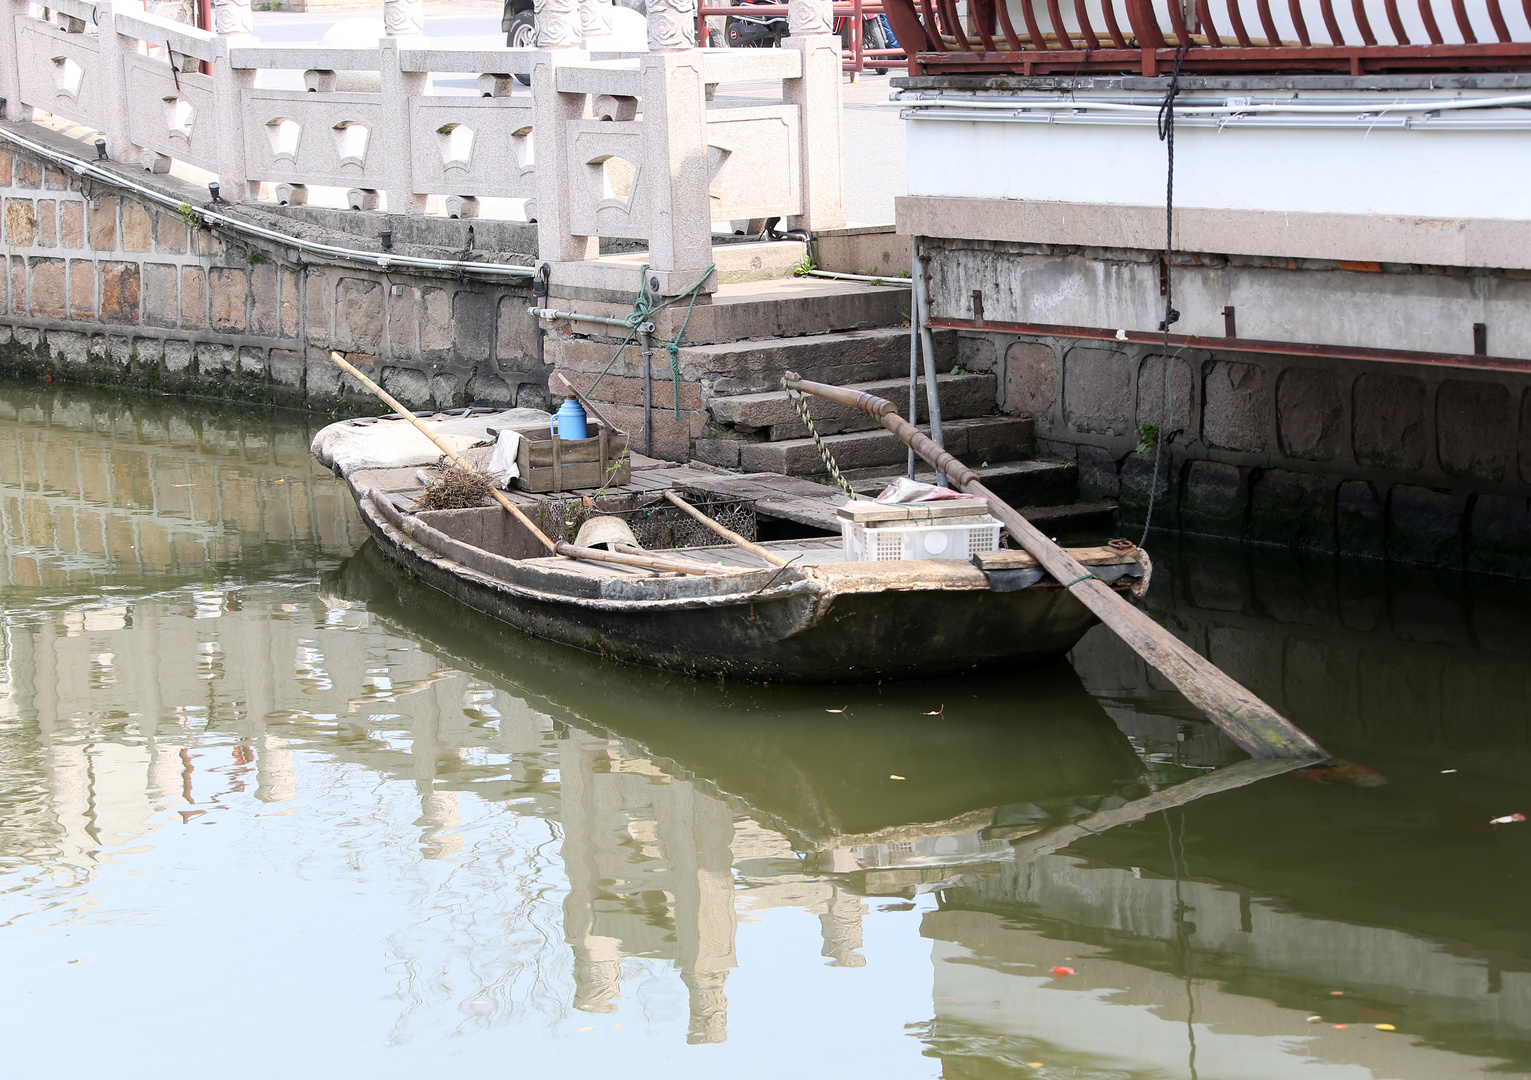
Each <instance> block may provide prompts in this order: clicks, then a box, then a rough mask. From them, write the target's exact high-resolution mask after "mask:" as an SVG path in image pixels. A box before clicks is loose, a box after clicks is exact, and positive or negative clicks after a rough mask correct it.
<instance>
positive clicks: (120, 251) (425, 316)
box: [0, 152, 547, 412]
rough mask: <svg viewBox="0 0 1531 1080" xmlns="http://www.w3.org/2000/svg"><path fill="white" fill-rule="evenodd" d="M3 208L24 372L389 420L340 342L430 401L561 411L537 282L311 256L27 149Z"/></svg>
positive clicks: (16, 342)
mask: <svg viewBox="0 0 1531 1080" xmlns="http://www.w3.org/2000/svg"><path fill="white" fill-rule="evenodd" d="M155 179H163V178H155ZM0 207H3V210H0V252H3V257H4V269H5V273H4V275H3V277H4V280H3V282H0V366H3V367H5V368H7V369H10V370H12V371H17V372H26V373H28V374H33V375H40V374H43V373H46V374H47V375H49V376H51V377H54V378H62V379H68V380H77V381H90V382H107V383H119V384H125V385H136V386H140V387H145V388H160V389H165V390H171V391H177V392H181V393H186V394H197V395H207V396H215V397H222V398H231V399H237V400H246V401H254V402H267V403H275V404H281V405H289V406H298V407H305V408H311V409H316V410H321V411H327V412H340V411H357V412H370V411H376V409H375V403H374V400H373V398H372V397H371V395H369V394H366V393H365V392H364V391H362V390H361V389H360V387H358V386H355V385H354V383H353V381H352V380H350V379H349V378H346V379H344V380H343V379H342V376H341V374H340V372H339V370H338V369H337V368H335V367H334V365H333V364H331V363H330V362H329V360H328V356H329V351H330V350H331V349H336V350H339V351H341V352H344V353H346V354H347V356H348V358H349V359H350V360H351V362H352V363H355V364H357V365H358V366H359V367H362V368H363V370H366V371H368V372H369V373H370V374H371V375H372V376H373V378H375V379H377V380H378V381H379V382H381V383H382V385H383V386H384V387H385V388H386V389H388V390H389V391H390V392H391V393H392V394H393V395H394V396H395V397H397V398H399V400H400V401H402V402H404V403H405V404H407V405H409V406H410V407H412V408H416V409H423V408H450V407H457V406H463V405H470V404H476V405H492V406H508V405H517V404H519V405H523V406H532V407H539V408H540V407H543V406H545V405H546V403H547V372H546V370H545V369H544V367H543V364H542V361H541V359H540V356H539V346H538V340H537V327H536V322H535V320H534V319H533V318H532V317H531V316H530V315H529V314H528V313H527V311H526V309H527V307H528V306H529V304H530V303H531V296H530V290H529V288H528V287H527V286H524V285H521V284H519V283H516V284H510V285H502V284H498V283H495V284H487V283H481V282H474V281H468V280H459V279H457V278H455V277H452V276H449V275H431V274H424V273H399V272H394V271H389V272H384V271H383V270H381V269H379V268H375V267H367V266H364V265H362V266H358V265H346V264H339V263H333V264H319V263H313V262H302V261H297V260H294V259H291V258H288V257H287V254H288V253H287V251H286V250H285V249H281V248H278V247H276V246H261V245H252V244H250V243H247V242H246V241H245V240H243V239H241V238H237V237H233V236H226V235H223V234H220V233H215V232H213V231H210V230H207V229H201V228H192V227H189V226H188V225H187V223H186V222H185V221H183V220H182V219H181V217H180V216H179V215H178V214H177V213H176V212H174V211H173V210H170V209H167V208H165V207H162V206H158V205H155V204H154V203H152V202H150V201H148V200H146V199H142V198H139V197H137V196H134V195H131V194H128V193H127V192H126V191H124V190H114V189H108V188H106V187H105V186H104V185H102V184H100V183H95V184H94V185H91V184H89V183H88V182H87V183H85V184H82V183H81V182H80V181H79V180H78V178H76V177H73V176H70V175H67V174H65V173H63V172H61V171H60V170H58V169H57V168H55V167H52V166H50V165H48V164H46V163H45V162H43V161H41V160H38V159H34V158H32V157H31V156H30V155H27V154H25V153H21V152H9V153H0Z"/></svg>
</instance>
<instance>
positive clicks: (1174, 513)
mask: <svg viewBox="0 0 1531 1080" xmlns="http://www.w3.org/2000/svg"><path fill="white" fill-rule="evenodd" d="M929 247H930V248H932V249H933V251H934V255H935V258H934V261H933V270H932V276H933V278H934V281H933V289H934V293H935V295H934V302H933V306H934V310H935V314H936V315H937V316H943V315H946V316H950V317H955V318H968V317H970V315H971V310H972V308H971V303H972V302H971V299H970V297H971V295H972V293H973V291H974V289H975V288H981V290H982V293H983V300H984V306H985V315H986V318H987V319H989V320H1000V321H1011V322H1028V321H1034V322H1038V323H1049V324H1069V325H1075V326H1106V327H1109V326H1113V325H1121V323H1120V322H1113V321H1111V319H1112V318H1113V317H1115V318H1125V317H1126V316H1125V315H1122V314H1121V313H1117V312H1110V311H1106V310H1104V309H1105V308H1106V307H1107V306H1109V303H1110V300H1111V298H1113V297H1115V298H1118V299H1119V298H1120V297H1121V295H1122V294H1124V293H1125V292H1130V293H1131V294H1132V295H1133V296H1137V295H1138V294H1139V293H1141V296H1140V297H1138V300H1139V304H1140V306H1142V307H1143V311H1141V312H1139V313H1137V316H1136V317H1135V318H1134V319H1133V321H1131V322H1128V323H1126V325H1129V326H1141V325H1144V323H1145V320H1148V319H1149V318H1150V316H1151V314H1152V313H1151V310H1150V309H1151V307H1152V305H1153V304H1154V303H1157V304H1159V305H1162V304H1163V300H1162V298H1161V296H1160V295H1159V294H1158V292H1157V290H1155V289H1154V288H1153V287H1152V282H1151V280H1149V279H1150V278H1151V277H1152V276H1153V275H1155V274H1157V269H1156V267H1155V265H1154V263H1153V261H1152V260H1153V257H1154V256H1153V253H1151V252H1144V253H1093V254H1092V253H1088V252H1085V253H1082V252H1081V251H1080V249H1071V250H1069V251H1057V252H1054V251H1042V250H1040V249H1036V248H1033V249H1030V250H1027V251H1021V250H1016V251H1010V250H998V249H999V248H1001V247H1003V245H988V246H980V245H964V244H963V243H962V242H960V241H954V242H934V241H933V242H930V244H929ZM1011 247H1014V245H1011ZM1134 254H1137V255H1142V256H1143V257H1142V258H1140V259H1132V258H1130V257H1129V256H1130V255H1134ZM1196 258H1197V257H1195V256H1188V257H1187V259H1188V260H1193V259H1196ZM1223 262H1224V263H1227V262H1228V260H1223ZM1140 264H1141V265H1140ZM1123 266H1130V267H1132V268H1135V269H1134V272H1133V273H1131V274H1126V276H1127V277H1130V278H1131V279H1132V281H1131V284H1132V286H1133V287H1132V288H1131V289H1127V288H1125V286H1124V285H1123V282H1122V280H1120V279H1121V278H1122V277H1123V275H1124V273H1126V272H1125V271H1122V269H1121V268H1122V267H1123ZM1275 274H1284V275H1287V277H1289V278H1290V279H1291V281H1290V282H1287V283H1286V284H1285V285H1283V286H1282V289H1283V291H1284V292H1285V291H1292V290H1293V289H1295V290H1297V291H1302V292H1306V293H1309V294H1311V297H1310V302H1308V303H1303V304H1284V305H1282V306H1281V308H1280V314H1281V316H1282V317H1283V318H1284V319H1285V320H1286V326H1285V328H1284V332H1283V333H1281V335H1280V336H1281V337H1283V338H1289V339H1290V340H1293V341H1305V342H1335V341H1339V342H1341V343H1347V344H1349V343H1352V342H1347V341H1346V337H1347V336H1349V334H1350V333H1351V332H1354V333H1357V334H1361V331H1360V330H1358V329H1357V328H1356V327H1355V326H1354V325H1345V320H1346V318H1349V319H1350V322H1351V323H1355V322H1356V321H1357V320H1362V321H1364V320H1366V319H1378V320H1381V319H1383V318H1384V317H1386V318H1388V319H1391V320H1392V322H1391V326H1392V332H1393V333H1394V334H1398V333H1400V332H1403V331H1406V330H1407V326H1406V324H1404V323H1402V322H1400V321H1399V320H1402V319H1405V318H1407V317H1409V313H1410V312H1415V313H1418V312H1421V311H1424V312H1428V313H1431V314H1430V318H1433V319H1435V322H1433V323H1429V325H1422V326H1421V328H1420V333H1421V334H1422V335H1429V334H1436V335H1445V334H1447V333H1448V332H1449V333H1454V334H1455V338H1453V339H1452V340H1455V341H1457V342H1458V346H1457V347H1458V351H1460V352H1463V353H1468V352H1471V349H1472V326H1471V322H1472V319H1473V317H1476V311H1475V309H1473V308H1472V307H1471V306H1470V305H1468V304H1467V302H1466V301H1465V300H1458V301H1457V302H1455V303H1454V302H1452V301H1453V298H1454V297H1457V295H1458V294H1464V295H1466V294H1474V293H1480V292H1489V293H1492V294H1493V295H1494V296H1495V297H1496V298H1497V300H1496V302H1497V303H1498V304H1499V308H1498V310H1500V311H1501V313H1502V314H1503V315H1505V316H1506V317H1505V318H1501V319H1500V320H1499V321H1498V322H1497V323H1495V324H1494V327H1495V332H1496V333H1498V337H1497V339H1496V340H1491V342H1490V344H1491V350H1490V351H1492V352H1496V353H1500V354H1501V355H1509V356H1517V355H1522V354H1521V353H1520V352H1517V351H1515V350H1516V349H1518V348H1521V347H1523V346H1525V344H1526V343H1527V341H1531V338H1522V337H1521V336H1519V334H1518V330H1519V322H1518V321H1517V320H1519V318H1520V315H1521V314H1523V313H1524V312H1526V311H1531V280H1524V278H1526V277H1527V275H1512V276H1506V275H1504V274H1493V273H1492V272H1483V273H1481V274H1472V273H1468V272H1450V271H1441V272H1431V271H1429V270H1428V268H1407V267H1388V268H1381V267H1373V268H1363V269H1361V270H1345V269H1342V268H1341V267H1340V266H1339V265H1337V264H1334V265H1319V264H1314V265H1306V264H1300V263H1298V262H1296V261H1292V260H1284V261H1283V265H1282V266H1281V267H1280V268H1273V267H1272V266H1269V265H1259V266H1251V267H1247V268H1245V267H1238V266H1232V265H1220V266H1216V267H1210V266H1200V265H1189V266H1187V267H1184V268H1182V267H1179V266H1177V269H1176V293H1175V296H1176V301H1177V302H1176V306H1177V307H1182V306H1187V307H1188V306H1189V305H1193V304H1194V305H1198V307H1201V306H1206V305H1210V304H1212V303H1214V301H1216V302H1217V304H1218V305H1219V306H1220V305H1221V304H1226V303H1227V302H1228V299H1229V297H1230V296H1231V295H1239V291H1240V290H1241V289H1242V290H1243V293H1242V296H1243V297H1244V298H1243V299H1241V300H1240V301H1239V302H1238V303H1239V306H1238V307H1237V309H1236V317H1237V318H1238V319H1239V326H1240V328H1241V329H1242V326H1243V324H1244V322H1245V321H1248V322H1255V321H1256V320H1257V319H1261V320H1264V321H1265V322H1269V320H1270V319H1271V318H1273V317H1275V313H1273V312H1271V311H1266V310H1262V309H1261V308H1259V307H1257V306H1256V305H1255V303H1254V302H1252V301H1255V300H1258V299H1260V298H1261V296H1262V295H1263V296H1269V295H1270V292H1269V288H1266V289H1265V292H1264V293H1263V294H1262V293H1260V292H1259V291H1258V290H1257V289H1256V288H1255V285H1257V284H1263V280H1264V278H1268V277H1270V276H1272V275H1275ZM1214 278H1216V279H1217V281H1216V282H1215V281H1213V279H1214ZM1478 278H1482V279H1483V280H1481V281H1480V280H1477V279H1478ZM1299 279H1302V280H1299ZM1218 282H1221V284H1218ZM1219 289H1222V290H1223V293H1222V298H1221V299H1219V298H1218V295H1219V293H1218V290H1219ZM1325 295H1327V296H1328V297H1329V298H1330V299H1329V300H1328V301H1327V302H1325V301H1322V299H1321V298H1322V297H1323V296H1325ZM1182 296H1184V297H1185V299H1184V300H1183V301H1182V300H1181V297H1182ZM1049 303H1052V304H1054V306H1059V305H1061V308H1060V310H1059V311H1058V312H1050V313H1044V312H1042V311H1039V310H1037V309H1038V307H1039V306H1044V305H1046V304H1049ZM1097 308H1099V309H1100V310H1095V309H1097ZM1394 308H1396V309H1397V311H1396V312H1395V313H1394V314H1392V315H1389V314H1388V313H1389V312H1392V311H1393V309H1394ZM1062 309H1067V310H1062ZM1046 314H1055V315H1056V317H1045V315H1046ZM1065 315H1066V316H1067V317H1064V316H1065ZM1452 316H1454V317H1459V318H1461V319H1463V320H1464V321H1463V322H1462V324H1461V325H1460V326H1455V324H1453V327H1444V326H1441V325H1437V324H1438V323H1439V321H1440V318H1443V317H1452ZM1510 316H1513V318H1511V317H1510ZM1159 317H1162V310H1161V313H1160V314H1157V315H1152V318H1159ZM1092 319H1094V320H1096V321H1091V320H1092ZM1426 321H1427V322H1428V319H1427V320H1426ZM1147 325H1150V326H1151V325H1152V322H1147ZM1263 328H1264V327H1263V325H1262V329H1263ZM1177 329H1178V328H1177ZM1363 329H1364V328H1363ZM1342 330H1343V331H1345V334H1343V335H1342V334H1341V331H1342ZM1512 330H1514V331H1517V332H1516V333H1512V332H1511V331H1512ZM1260 336H1262V337H1268V336H1275V335H1274V334H1261V335H1260ZM1365 336H1366V335H1365V334H1361V337H1362V338H1364V337H1365ZM1353 343H1354V344H1360V343H1362V342H1361V341H1360V340H1358V341H1356V342H1353ZM1415 347H1418V348H1432V347H1434V343H1433V342H1423V343H1421V344H1419V345H1417V346H1415ZM1501 349H1502V350H1503V352H1501ZM959 362H960V363H962V364H963V365H964V366H966V367H967V368H969V369H970V370H993V371H995V372H996V374H997V375H998V376H999V379H998V384H999V394H1000V405H1001V408H1002V409H1003V410H1004V411H1006V412H1009V413H1013V414H1029V415H1032V416H1033V417H1034V418H1035V423H1036V436H1037V440H1038V444H1039V446H1040V447H1041V449H1042V450H1043V452H1044V453H1047V454H1049V455H1053V456H1060V457H1063V458H1065V459H1068V460H1072V461H1077V462H1078V465H1079V475H1080V483H1081V488H1082V491H1083V493H1084V495H1085V496H1086V497H1089V498H1110V499H1115V500H1118V502H1119V504H1120V506H1121V514H1122V518H1123V520H1124V521H1125V522H1129V523H1141V522H1142V521H1143V520H1144V516H1145V514H1146V511H1147V504H1148V496H1149V489H1150V486H1151V485H1152V484H1153V483H1154V475H1155V461H1154V457H1153V453H1152V451H1148V452H1144V451H1142V450H1140V449H1139V447H1140V445H1142V444H1143V443H1144V442H1145V441H1147V442H1151V441H1152V434H1153V430H1154V429H1157V428H1158V426H1159V425H1160V424H1161V420H1162V421H1163V427H1164V430H1165V435H1166V447H1167V451H1168V456H1167V460H1166V462H1165V463H1164V464H1163V465H1161V467H1160V468H1159V470H1158V495H1157V497H1156V502H1155V506H1154V511H1153V523H1154V525H1155V526H1160V527H1165V528H1171V529H1180V530H1183V531H1185V532H1188V533H1196V534H1202V535H1211V536H1223V537H1234V538H1240V539H1245V540H1251V541H1259V542H1265V543H1272V544H1281V545H1287V546H1292V547H1300V548H1312V549H1319V550H1324V551H1333V552H1339V553H1341V554H1355V555H1366V556H1374V557H1386V558H1388V559H1392V560H1396V561H1400V562H1407V563H1415V564H1421V565H1430V566H1446V567H1462V568H1466V569H1469V570H1477V571H1486V572H1490V573H1502V574H1513V575H1515V576H1521V577H1531V503H1528V496H1531V372H1515V371H1488V370H1476V369H1472V368H1465V367H1454V366H1437V365H1432V364H1423V363H1421V364H1406V363H1395V362H1380V361H1378V362H1373V361H1359V360H1338V359H1331V358H1324V357H1307V356H1291V355H1270V354H1264V353H1255V352H1243V351H1234V350H1218V349H1190V348H1188V349H1184V350H1181V351H1180V352H1179V353H1178V354H1176V355H1175V356H1174V358H1173V363H1172V366H1171V371H1170V379H1169V384H1168V388H1169V409H1168V410H1166V409H1165V408H1164V405H1163V403H1164V395H1165V388H1166V383H1165V367H1164V357H1163V350H1162V348H1160V347H1158V346H1155V345H1140V344H1133V343H1129V342H1126V341H1119V340H1109V339H1107V340H1099V339H1089V338H1081V337H1071V336H1044V335H1035V336H1024V337H1023V336H1017V335H1014V334H1004V333H997V332H980V331H967V332H963V333H962V335H961V346H960V351H959ZM1528 367H1531V364H1528Z"/></svg>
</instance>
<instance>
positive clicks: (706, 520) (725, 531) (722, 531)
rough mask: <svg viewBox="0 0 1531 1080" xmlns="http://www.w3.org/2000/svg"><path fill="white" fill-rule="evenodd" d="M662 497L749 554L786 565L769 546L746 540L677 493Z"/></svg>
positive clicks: (667, 493) (774, 563)
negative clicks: (765, 546)
mask: <svg viewBox="0 0 1531 1080" xmlns="http://www.w3.org/2000/svg"><path fill="white" fill-rule="evenodd" d="M664 497H665V498H666V499H669V500H670V502H671V503H672V504H673V505H675V506H676V507H678V508H679V509H681V510H684V511H685V512H686V513H688V514H690V515H691V516H692V517H694V518H695V519H696V520H697V521H699V522H701V523H702V524H703V525H705V526H707V528H709V529H711V530H712V531H713V532H715V533H717V534H718V535H719V536H721V537H722V538H723V539H725V540H727V541H729V542H730V543H733V544H737V545H738V546H739V547H741V548H743V549H744V550H745V551H748V552H749V553H750V554H751V555H758V556H759V557H760V558H762V559H764V560H765V561H766V562H768V563H770V564H771V565H772V566H786V565H787V560H786V559H784V558H782V557H781V556H780V555H778V554H776V552H774V551H772V550H771V549H770V548H764V547H761V546H760V545H759V544H756V543H754V542H753V541H750V540H746V539H745V538H744V537H742V536H740V535H739V534H738V533H736V532H734V530H732V529H730V528H729V527H728V526H726V525H724V524H723V523H722V522H721V521H714V520H713V519H712V518H710V517H708V516H707V515H706V514H704V513H702V512H701V511H700V510H698V509H697V508H696V507H694V506H692V505H691V504H690V503H688V502H687V501H686V500H685V499H682V498H681V497H680V496H679V495H677V494H675V492H673V491H667V492H665V493H664Z"/></svg>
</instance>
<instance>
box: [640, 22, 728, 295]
mask: <svg viewBox="0 0 1531 1080" xmlns="http://www.w3.org/2000/svg"><path fill="white" fill-rule="evenodd" d="M695 32H696V0H649V2H648V35H649V52H648V55H647V56H645V57H643V59H642V60H641V61H640V64H641V70H642V72H643V166H642V167H643V171H644V172H645V173H647V174H648V176H649V178H650V179H649V181H648V184H649V198H650V203H649V222H650V225H649V269H650V274H651V275H652V276H653V277H655V278H657V279H658V281H659V284H658V285H657V286H655V291H656V292H658V293H660V294H661V295H665V296H675V295H677V294H678V293H681V292H684V291H685V290H687V289H690V288H691V287H692V286H693V285H695V284H696V283H697V281H698V279H699V278H701V276H702V274H703V273H704V272H705V271H706V269H707V267H708V265H709V264H710V263H711V262H712V206H711V203H710V201H709V199H708V196H707V191H708V187H709V186H710V184H711V180H712V170H711V168H710V167H709V164H708V159H707V87H706V82H705V79H704V77H703V71H702V51H701V50H700V49H698V48H697V47H696V42H695V39H694V37H693V35H694V34H695ZM717 280H718V279H717V275H716V274H711V275H708V279H707V281H706V282H704V283H703V284H702V291H703V292H707V293H710V292H715V291H716V290H717ZM651 285H652V283H651Z"/></svg>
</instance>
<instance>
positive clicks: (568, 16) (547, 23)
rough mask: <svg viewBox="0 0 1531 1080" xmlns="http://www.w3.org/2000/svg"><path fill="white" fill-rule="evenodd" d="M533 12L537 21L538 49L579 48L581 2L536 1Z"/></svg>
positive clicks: (561, 0) (560, 0)
mask: <svg viewBox="0 0 1531 1080" xmlns="http://www.w3.org/2000/svg"><path fill="white" fill-rule="evenodd" d="M533 10H534V11H535V13H536V19H537V48H539V49H577V48H579V45H580V38H581V34H580V12H579V0H534V3H533Z"/></svg>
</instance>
